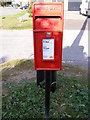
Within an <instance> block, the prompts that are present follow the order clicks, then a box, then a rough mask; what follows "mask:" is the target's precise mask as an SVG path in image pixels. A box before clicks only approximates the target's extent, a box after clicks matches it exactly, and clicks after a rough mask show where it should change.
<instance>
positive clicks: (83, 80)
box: [2, 60, 89, 120]
mask: <svg viewBox="0 0 90 120" xmlns="http://www.w3.org/2000/svg"><path fill="white" fill-rule="evenodd" d="M29 64H31V69H33V62H31V61H30V60H29V61H28V60H26V61H25V60H22V61H19V60H17V61H12V62H7V63H5V64H3V66H2V67H3V69H5V67H6V68H7V69H8V68H10V66H13V65H14V68H15V69H16V70H18V69H19V70H20V69H26V68H25V66H27V67H28V65H29ZM27 69H29V67H28V68H27ZM77 69H78V70H77ZM67 71H69V72H68V74H69V75H66V74H67ZM85 71H86V70H84V69H82V68H81V69H80V68H79V67H73V66H71V65H65V64H63V67H62V71H58V72H57V80H56V84H57V88H56V91H55V93H52V92H51V93H50V116H49V118H51V119H52V118H66V119H67V118H71V119H76V118H78V119H81V118H83V119H87V118H88V114H89V112H88V106H89V101H88V79H87V77H84V76H85V75H86V74H87V72H85ZM70 73H71V74H70ZM73 73H74V74H73ZM81 74H82V76H81ZM79 75H80V76H79ZM33 80H34V81H33ZM33 80H29V79H27V78H25V79H22V80H21V81H20V82H19V83H17V82H15V81H13V82H10V81H5V82H3V90H6V93H3V96H2V117H3V119H2V120H4V119H9V120H12V119H20V120H22V119H30V118H45V89H44V88H45V81H43V82H42V83H41V85H42V88H41V87H40V86H38V87H37V85H36V80H35V79H33Z"/></svg>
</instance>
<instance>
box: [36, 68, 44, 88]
mask: <svg viewBox="0 0 90 120" xmlns="http://www.w3.org/2000/svg"><path fill="white" fill-rule="evenodd" d="M43 80H44V70H37V86H38V85H40V82H42V81H43Z"/></svg>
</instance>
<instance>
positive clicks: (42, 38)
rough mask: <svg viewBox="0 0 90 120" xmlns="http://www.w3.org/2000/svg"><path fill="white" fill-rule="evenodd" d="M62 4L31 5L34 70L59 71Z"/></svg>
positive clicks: (62, 16) (60, 61)
mask: <svg viewBox="0 0 90 120" xmlns="http://www.w3.org/2000/svg"><path fill="white" fill-rule="evenodd" d="M63 21H64V4H63V2H52V3H40V2H38V3H37V2H36V3H34V4H33V39H34V66H35V69H36V70H60V69H61V64H62V39H63Z"/></svg>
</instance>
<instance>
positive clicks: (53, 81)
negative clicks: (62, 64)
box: [51, 70, 56, 92]
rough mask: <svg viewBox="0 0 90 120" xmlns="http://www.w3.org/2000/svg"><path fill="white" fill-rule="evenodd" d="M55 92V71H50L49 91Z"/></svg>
mask: <svg viewBox="0 0 90 120" xmlns="http://www.w3.org/2000/svg"><path fill="white" fill-rule="evenodd" d="M55 90H56V71H55V70H52V71H51V91H52V92H55Z"/></svg>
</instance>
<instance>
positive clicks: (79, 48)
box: [0, 11, 90, 67]
mask: <svg viewBox="0 0 90 120" xmlns="http://www.w3.org/2000/svg"><path fill="white" fill-rule="evenodd" d="M64 17H65V20H64V34H63V52H62V53H63V55H62V60H63V62H66V63H70V64H74V65H82V66H86V67H87V65H88V56H89V55H88V22H89V21H90V19H89V18H88V19H87V17H86V16H81V15H79V14H78V12H68V11H67V12H65V16H64ZM0 44H2V46H0V58H1V59H0V62H1V63H2V62H5V61H8V60H13V59H22V58H27V59H31V58H33V57H34V56H33V31H32V30H31V29H29V30H0Z"/></svg>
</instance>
